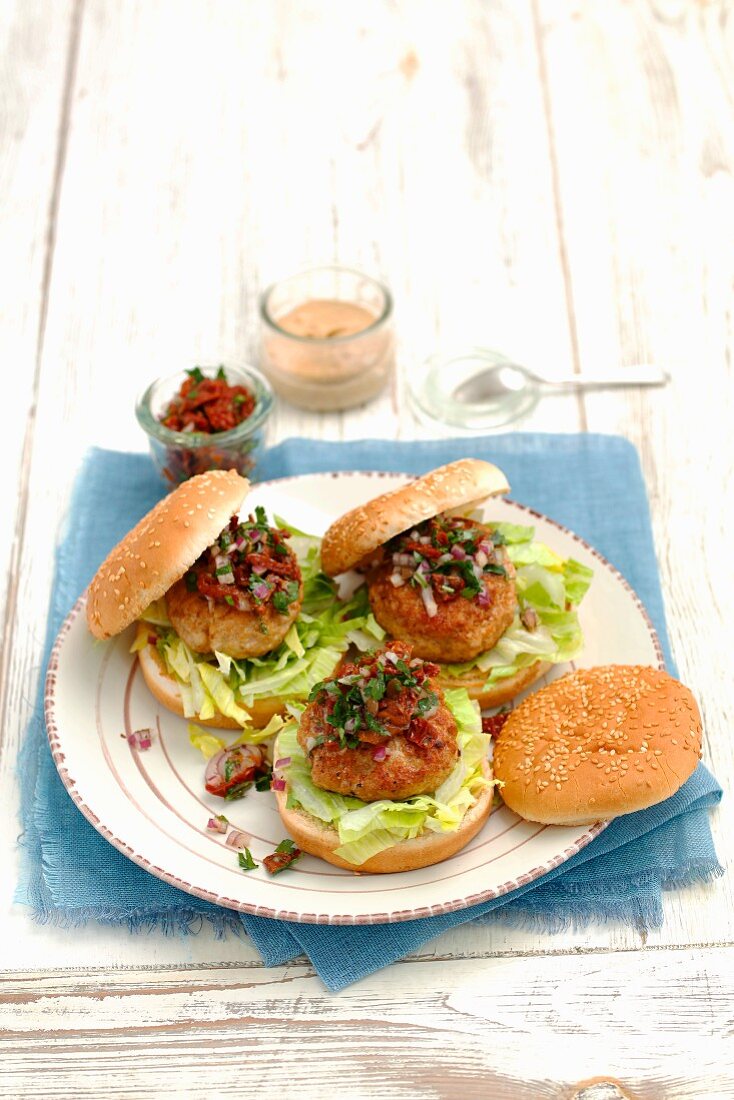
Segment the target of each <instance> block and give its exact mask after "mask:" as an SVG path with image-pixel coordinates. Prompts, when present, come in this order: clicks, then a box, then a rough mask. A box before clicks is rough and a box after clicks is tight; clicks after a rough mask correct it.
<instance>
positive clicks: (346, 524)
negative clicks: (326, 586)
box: [321, 458, 510, 577]
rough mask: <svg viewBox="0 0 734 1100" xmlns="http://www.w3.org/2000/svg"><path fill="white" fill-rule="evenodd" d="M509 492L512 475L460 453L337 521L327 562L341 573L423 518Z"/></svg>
mask: <svg viewBox="0 0 734 1100" xmlns="http://www.w3.org/2000/svg"><path fill="white" fill-rule="evenodd" d="M509 491H510V486H509V485H508V483H507V478H506V477H505V475H504V474H503V473H502V471H501V470H500V469H498V468H497V467H496V466H493V465H492V463H491V462H482V461H481V459H478V458H460V459H459V460H458V462H450V463H449V464H448V465H447V466H439V467H438V469H437V470H432V471H431V472H430V473H428V474H424V475H423V477H419V478H416V479H415V480H414V481H411V482H409V484H407V485H403V486H401V488H399V489H392V490H391V491H390V492H389V493H383V494H382V496H379V497H375V498H374V500H368V501H367V503H366V504H360V505H359V507H358V508H353V509H352V511H351V512H347V513H346V515H343V516H341V518H340V519H338V520H336V522H335V523H332V525H331V527H330V528H329V530H328V531H327V532H326V534H325V535H324V539H323V542H322V544H321V566H322V568H323V570H324V572H325V573H327V574H328V575H329V576H330V577H335V576H336V575H337V574H338V573H345V572H346V571H347V570H348V569H353V568H354V566H355V565H358V564H359V563H360V562H361V561H362V560H363V559H364V558H367V557H369V556H370V555H371V554H374V552H375V551H376V550H377V549H379V547H380V546H382V545H383V544H384V543H386V542H388V541H389V540H390V539H391V538H394V537H395V535H399V534H401V532H403V531H407V530H408V529H409V528H410V527H413V526H415V525H416V524H418V523H422V522H423V520H426V519H431V518H432V517H433V516H437V515H439V513H441V512H449V511H462V512H464V511H470V510H471V509H472V508H473V507H476V506H477V505H478V504H481V503H482V501H484V500H486V499H487V497H490V496H495V495H497V494H499V493H509Z"/></svg>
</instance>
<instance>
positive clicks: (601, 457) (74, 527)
mask: <svg viewBox="0 0 734 1100" xmlns="http://www.w3.org/2000/svg"><path fill="white" fill-rule="evenodd" d="M467 455H470V456H474V457H477V458H486V459H489V460H492V461H495V462H497V464H498V465H500V466H501V467H502V468H503V469H504V470H505V472H506V473H507V476H508V479H509V481H510V484H511V485H512V495H513V496H514V497H515V498H516V499H518V500H521V501H522V502H523V503H524V504H528V505H530V506H531V507H533V508H536V509H537V510H539V511H541V512H545V513H546V514H548V515H549V516H551V517H552V518H554V519H556V520H558V521H559V522H561V523H563V524H565V525H566V526H568V527H570V528H571V529H572V530H574V531H576V532H577V533H578V534H579V535H581V536H582V537H584V538H586V539H587V540H588V541H589V542H591V543H592V545H594V546H596V547H597V549H598V550H600V551H601V553H603V554H604V555H605V556H606V557H607V558H608V559H609V560H610V561H611V562H613V564H615V565H616V566H617V568H618V569H619V570H620V571H621V572H622V573H623V574H624V576H625V577H626V578H627V580H628V581H629V582H630V584H631V585H632V587H633V588H634V589H635V590H636V591H637V593H638V595H639V596H640V597H641V599H642V600H643V602H644V603H645V605H646V607H647V610H648V612H649V614H650V616H651V618H652V620H653V622H654V624H655V626H656V628H657V630H658V633H659V634H660V638H661V642H662V645H663V649H664V652H665V656H666V661H667V662H668V667H669V668H670V669H671V670H674V669H673V665H672V659H671V656H670V651H669V646H668V640H667V635H666V631H665V619H664V611H663V603H662V596H661V593H660V585H659V582H658V573H657V564H656V561H655V552H654V547H653V542H652V532H651V527H650V518H649V512H648V506H647V498H646V494H645V488H644V482H643V480H642V474H641V471H640V466H639V460H638V457H637V453H636V451H635V450H634V448H633V447H632V446H631V444H629V443H628V442H627V441H625V440H623V439H621V438H619V437H616V436H601V435H592V434H586V435H561V436H559V435H546V434H541V433H538V434H520V433H518V434H512V435H505V436H494V437H491V438H487V439H470V440H468V439H458V440H441V441H424V442H415V443H397V442H386V441H385V440H361V441H358V442H355V443H324V442H316V441H312V440H305V439H291V440H287V441H286V442H284V443H281V444H279V445H278V446H277V447H274V448H273V449H271V450H270V451H269V452H268V453H267V454H266V455H265V456H264V457H263V459H262V461H261V463H260V465H259V469H258V473H259V475H260V477H261V478H263V479H267V478H276V477H284V476H287V475H292V474H295V473H306V472H317V471H326V470H355V469H380V470H398V471H405V472H408V473H422V472H425V471H426V470H428V469H431V468H433V467H434V466H437V465H440V464H441V463H443V462H447V461H450V460H452V459H454V458H460V457H464V456H467ZM111 487H112V488H111ZM161 493H162V486H161V484H160V482H159V480H158V478H157V475H156V474H155V471H154V469H153V467H152V464H151V462H150V459H149V458H148V457H147V456H143V455H130V454H120V453H116V452H111V451H99V450H97V451H93V452H91V453H90V454H89V456H88V458H87V460H86V463H85V465H84V468H83V469H82V471H81V473H80V475H79V478H78V480H77V485H76V489H75V493H74V497H73V499H72V503H71V507H70V510H69V516H68V520H67V523H66V530H65V533H64V535H63V538H62V541H61V544H60V547H59V550H58V555H57V569H56V579H55V584H54V590H53V597H52V602H51V608H50V612H49V620H48V631H47V641H46V654H48V652H49V651H50V647H51V644H52V642H53V639H54V637H55V635H56V633H57V631H58V628H59V626H60V624H61V622H62V620H63V618H64V616H65V615H66V614H67V612H68V611H69V609H70V608H71V606H72V605H73V604H74V602H75V600H76V598H77V596H78V595H79V594H80V592H81V591H82V590H83V589H84V587H85V586H86V584H87V583H88V582H89V580H90V579H91V577H92V575H93V574H94V572H95V570H96V568H97V566H98V564H99V563H100V561H101V560H102V558H103V557H104V555H105V554H106V553H107V551H108V550H109V549H110V548H111V547H112V546H113V545H114V544H115V543H116V542H117V541H118V540H119V539H120V538H121V537H122V536H123V535H124V534H125V532H126V531H127V530H129V528H130V527H131V526H132V524H133V522H134V521H135V520H137V519H138V518H139V517H140V516H141V515H142V514H143V513H144V512H145V511H146V510H147V509H148V508H150V507H151V506H152V505H153V504H154V503H155V501H156V500H157V499H158V498H159V497H160V495H161ZM42 689H43V685H42V683H41V685H40V686H39V694H38V700H37V705H36V710H35V713H34V716H33V719H32V721H31V723H30V726H29V729H28V731H27V736H26V739H25V742H24V745H23V748H22V751H21V757H20V765H19V780H20V785H21V803H22V805H21V814H22V821H23V837H22V860H21V878H20V883H19V887H18V894H17V897H18V900H20V901H23V902H25V903H27V904H29V905H31V906H32V908H33V911H34V914H35V916H36V918H37V919H38V920H39V921H42V922H44V921H53V922H55V923H60V924H65V925H76V924H81V923H83V922H84V921H86V920H89V919H95V920H98V921H101V922H103V923H109V924H123V925H127V926H128V927H130V928H131V929H139V928H142V927H153V926H157V927H162V928H163V929H164V930H166V931H169V932H195V931H197V930H198V929H199V928H200V927H201V924H202V922H203V921H204V920H208V921H210V922H211V923H212V924H213V925H214V927H215V929H216V930H217V931H220V932H221V931H224V930H225V929H233V930H235V931H241V930H242V927H243V926H244V928H245V929H246V930H247V932H248V933H249V935H250V936H251V938H252V940H253V942H254V943H255V945H256V946H257V948H258V950H259V951H260V953H261V955H262V957H263V959H264V961H265V962H266V963H267V964H268V965H276V964H279V963H283V962H285V961H287V960H290V959H293V958H295V957H296V956H298V955H300V954H302V953H306V954H307V955H308V956H309V958H310V959H311V961H312V963H313V965H314V967H315V968H316V970H317V972H318V973H319V975H320V976H321V978H322V980H323V981H324V983H325V984H326V986H327V987H328V988H330V989H333V990H337V989H341V988H343V987H344V986H346V985H348V984H350V983H351V982H354V981H357V980H358V979H359V978H361V977H363V976H365V975H366V974H369V973H371V972H373V971H374V970H378V969H379V968H380V967H382V966H385V965H387V964H388V963H390V962H393V961H394V960H396V959H399V958H401V957H403V956H404V955H406V954H407V953H409V952H411V951H414V950H416V949H417V948H418V947H420V946H421V945H423V944H424V943H426V942H427V941H428V940H430V939H431V938H432V937H434V936H436V935H438V934H439V933H440V932H442V931H444V930H445V929H447V928H452V927H455V926H456V925H458V924H461V923H464V922H466V921H471V920H491V919H495V920H496V919H502V920H504V921H508V922H512V923H516V924H524V925H528V926H532V927H535V928H541V929H545V930H547V931H553V930H556V929H560V928H563V927H566V926H568V925H571V924H572V925H575V926H580V925H583V924H585V923H587V922H589V921H592V920H595V921H611V920H615V921H621V922H625V923H627V924H632V925H635V926H637V927H639V928H642V929H644V928H651V927H655V926H658V925H659V924H660V923H661V921H662V901H661V891H662V890H663V889H667V888H671V887H676V886H682V885H687V884H690V883H694V882H700V881H703V880H706V879H709V878H711V877H713V876H715V875H717V874H720V873H721V867H720V866H719V864H718V861H717V859H716V853H715V851H714V847H713V842H712V839H711V832H710V829H709V824H708V815H707V811H708V809H709V808H710V807H711V806H713V805H715V804H716V803H717V802H718V801H719V799H720V797H721V789H720V787H719V786H718V784H717V783H716V780H715V779H714V778H713V777H712V776H711V775H710V774H709V772H708V771H707V770H706V768H705V767H703V765H701V766H699V768H698V769H697V771H696V772H695V774H694V775H693V776H692V777H691V779H690V780H689V781H688V782H687V783H686V784H685V785H684V787H683V788H682V789H681V790H680V791H679V792H678V793H677V794H676V795H675V796H674V797H673V798H670V799H668V800H667V801H666V802H663V803H661V804H660V805H658V806H655V807H652V808H651V809H649V810H644V811H641V812H639V813H635V814H629V815H627V816H625V817H622V818H618V819H617V820H616V821H614V822H613V823H612V824H611V825H610V826H609V827H608V828H607V829H606V830H605V831H604V832H603V833H601V835H600V836H599V837H597V839H596V840H594V841H593V842H592V843H591V844H589V845H588V846H587V847H586V848H585V849H583V850H582V851H581V852H579V853H578V854H577V855H576V856H574V857H572V858H571V859H570V860H568V861H567V862H566V863H565V864H562V865H561V866H560V867H557V868H555V869H554V870H553V871H551V872H550V873H549V874H547V875H545V876H544V877H543V878H542V879H540V880H539V881H538V882H535V883H530V884H528V885H527V886H524V887H521V888H520V889H518V890H515V891H513V893H512V894H508V895H506V896H505V897H502V898H497V899H493V900H491V901H488V902H484V903H482V904H480V905H477V906H474V907H472V908H470V909H465V910H462V911H460V912H457V913H450V914H445V915H443V916H438V917H431V918H427V919H424V920H418V921H407V922H402V923H398V924H391V925H376V926H363V927H357V928H354V927H350V928H338V927H334V928H327V927H323V926H313V925H305V924H295V923H289V922H285V921H275V920H270V919H268V918H264V917H253V916H250V915H248V914H238V913H235V912H233V911H231V910H227V909H222V908H220V907H217V906H213V905H211V904H209V903H208V902H205V901H202V900H200V899H198V898H195V897H192V896H190V895H188V894H184V893H181V892H179V891H178V890H176V889H174V888H173V887H171V886H168V885H167V884H166V883H164V882H161V881H160V880H159V879H156V878H154V877H153V876H152V875H149V874H147V873H146V872H145V871H143V870H142V869H141V868H139V867H137V866H136V865H135V864H133V863H131V862H130V861H129V860H127V859H125V857H124V856H122V855H121V854H120V853H119V852H118V851H117V850H116V849H114V848H112V847H111V845H109V844H107V842H106V841H105V840H103V838H102V837H101V836H100V835H99V834H98V833H97V832H96V831H95V830H94V829H93V828H92V826H91V825H89V824H88V822H87V821H86V820H85V819H84V818H83V817H82V815H81V814H80V813H79V812H78V810H77V809H76V807H75V805H74V804H73V802H72V801H71V799H70V798H69V797H68V795H67V793H66V791H65V789H64V787H63V785H62V784H61V781H60V779H59V777H58V775H57V772H56V769H55V767H54V764H53V761H52V759H51V756H50V753H49V751H48V746H47V741H46V737H45V731H44V727H43V717H42V714H43V710H42Z"/></svg>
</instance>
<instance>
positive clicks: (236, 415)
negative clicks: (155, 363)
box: [158, 367, 255, 435]
mask: <svg viewBox="0 0 734 1100" xmlns="http://www.w3.org/2000/svg"><path fill="white" fill-rule="evenodd" d="M186 374H187V376H188V377H187V378H186V379H184V381H183V383H182V385H181V388H180V389H179V391H178V393H177V394H176V395H175V397H173V398H172V399H171V401H170V402H169V404H168V406H167V407H166V409H165V410H164V411H163V413H162V414H161V416H160V417H159V418H158V419H159V420H160V422H161V424H163V426H164V427H166V428H170V430H171V431H173V432H205V433H206V434H207V435H213V434H214V433H216V432H227V431H230V430H231V429H232V428H236V427H238V425H240V424H242V422H243V421H245V420H247V419H248V417H250V416H252V413H253V411H254V409H255V397H254V394H252V393H251V392H250V390H248V389H247V387H246V386H230V385H229V383H228V382H227V375H226V374H225V371H224V367H220V368H219V370H218V371H217V373H216V375H215V377H214V378H207V377H206V375H205V374H204V373H203V371H202V370H201V368H200V367H194V368H193V370H187V371H186Z"/></svg>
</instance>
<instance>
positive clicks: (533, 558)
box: [322, 459, 591, 707]
mask: <svg viewBox="0 0 734 1100" xmlns="http://www.w3.org/2000/svg"><path fill="white" fill-rule="evenodd" d="M509 488H510V487H509V485H508V483H507V479H506V478H505V475H504V474H503V473H502V471H501V470H499V469H498V468H497V467H496V466H493V465H492V464H491V463H489V462H483V461H481V460H478V459H461V460H459V461H458V462H452V463H450V464H449V465H447V466H442V467H440V468H439V469H437V470H433V471H432V472H431V473H428V474H426V475H425V476H423V477H420V478H417V479H416V480H415V481H412V482H410V483H409V484H408V485H405V486H402V487H401V488H399V489H396V490H393V491H392V492H389V493H385V494H383V495H382V496H379V497H377V498H375V499H374V500H371V501H368V502H367V503H366V504H364V505H361V506H359V507H358V508H355V509H353V510H352V511H351V512H348V513H347V514H346V515H344V516H342V517H341V518H340V519H338V520H337V521H336V522H335V523H334V524H332V526H331V527H330V528H329V530H328V531H327V532H326V534H325V536H324V540H323V544H322V562H323V568H324V571H325V572H326V573H328V574H329V575H331V576H336V575H338V574H342V573H345V572H347V571H348V570H352V569H357V570H359V571H361V572H362V573H363V574H364V576H365V578H366V583H367V587H368V592H369V602H370V605H371V607H372V610H373V612H374V615H375V618H376V620H377V622H378V623H379V624H380V625H381V626H382V627H383V628H384V630H385V631H387V633H388V635H390V636H391V637H393V638H396V639H400V640H402V641H405V642H407V643H409V644H410V645H411V646H412V647H413V652H414V653H415V655H416V656H418V657H421V658H423V659H425V660H430V661H434V662H438V663H439V665H440V670H439V672H438V678H439V682H440V683H441V684H443V685H444V686H447V685H452V686H454V687H464V688H466V690H467V691H468V692H469V694H470V696H471V697H472V698H473V699H476V700H478V701H479V703H480V705H481V706H483V707H492V706H499V705H501V704H502V703H504V702H507V701H509V700H510V699H512V698H514V696H515V695H517V693H518V692H519V691H521V690H522V689H523V688H524V687H526V686H528V685H529V684H531V683H532V682H533V681H534V680H536V679H537V678H538V677H539V676H541V675H542V674H543V672H545V671H546V670H547V669H548V667H549V666H550V665H551V664H553V663H557V662H561V661H568V660H570V659H571V658H572V657H573V656H574V655H575V654H576V653H578V651H579V649H580V648H581V645H582V640H583V639H582V635H581V630H580V627H579V623H578V618H577V615H576V611H575V606H576V605H577V604H578V603H579V601H580V600H581V599H582V597H583V595H584V593H585V592H586V590H587V588H588V585H589V583H590V579H591V570H589V569H588V568H587V567H586V566H583V565H581V564H580V563H578V562H575V561H573V560H571V559H568V560H564V559H562V558H560V557H559V556H558V555H557V554H555V553H554V552H553V551H552V550H551V549H549V548H548V547H546V546H544V545H542V544H541V543H537V542H535V539H534V534H535V532H534V528H533V527H531V526H524V525H518V524H511V523H493V522H491V521H489V520H484V519H482V518H478V517H477V514H476V512H475V509H477V508H478V506H479V505H480V504H482V503H483V502H484V501H486V500H487V499H488V498H490V497H492V496H497V495H500V494H504V493H507V492H509Z"/></svg>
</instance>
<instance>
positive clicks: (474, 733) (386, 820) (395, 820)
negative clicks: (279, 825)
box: [275, 688, 494, 867]
mask: <svg viewBox="0 0 734 1100" xmlns="http://www.w3.org/2000/svg"><path fill="white" fill-rule="evenodd" d="M444 694H445V697H446V702H447V704H448V706H449V708H450V709H451V711H452V712H453V714H454V717H455V719H456V724H457V729H458V737H457V740H458V743H459V748H460V750H461V751H460V754H459V758H458V760H457V763H456V765H455V767H454V769H453V771H452V772H451V774H450V775H449V776H448V778H447V779H445V780H444V781H443V783H442V784H441V785H440V787H438V789H437V790H436V791H434V793H433V794H426V795H414V796H413V797H412V798H407V799H405V800H404V801H402V802H393V801H390V800H389V799H381V800H380V801H378V802H362V801H361V800H360V799H358V798H351V797H347V796H345V795H339V794H334V793H332V792H331V791H323V790H321V789H320V788H319V787H316V786H315V785H314V783H313V781H312V779H311V768H310V766H309V764H308V760H307V758H306V755H305V753H304V751H303V749H302V748H301V746H300V745H299V744H298V736H297V734H298V724H297V721H296V720H294V721H291V722H289V723H288V724H287V725H286V726H284V728H283V730H282V731H281V733H280V734H279V736H278V742H277V748H276V750H275V751H276V753H277V755H278V756H289V757H290V760H291V762H290V764H289V765H288V767H287V768H286V769H285V776H286V779H287V783H288V805H289V806H298V807H300V808H301V809H303V810H305V811H306V812H307V813H309V814H311V815H312V816H313V817H316V818H318V819H319V820H320V821H323V822H325V823H326V824H328V825H331V826H333V827H334V828H335V829H336V830H337V831H338V833H339V840H340V841H341V843H340V846H339V848H337V853H338V854H339V855H340V856H341V857H342V858H343V859H345V860H346V861H347V862H348V863H352V864H354V866H355V867H358V866H360V865H361V864H363V863H364V862H365V861H366V860H368V859H369V858H370V856H373V855H376V854H377V853H378V852H382V851H384V850H385V849H386V848H391V847H392V846H393V845H394V844H397V843H398V842H399V841H401V840H406V839H410V838H412V837H415V836H419V835H420V834H421V833H423V832H425V831H426V830H430V831H432V832H452V831H453V830H455V829H457V828H458V827H459V825H460V824H461V822H462V820H463V818H464V816H465V814H466V812H467V810H469V809H470V808H471V807H472V806H473V805H474V803H475V802H476V800H477V797H478V795H479V793H480V791H482V790H486V789H487V788H488V787H491V786H493V785H494V781H493V780H488V779H486V778H485V776H484V774H483V772H482V767H481V765H482V761H483V760H485V759H486V758H487V752H488V748H489V737H488V736H487V735H486V734H484V733H482V723H481V718H480V714H479V708H478V706H477V704H476V703H474V702H472V701H471V700H470V699H469V696H468V695H467V693H466V691H464V689H463V688H461V689H451V690H448V691H446V692H444Z"/></svg>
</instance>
